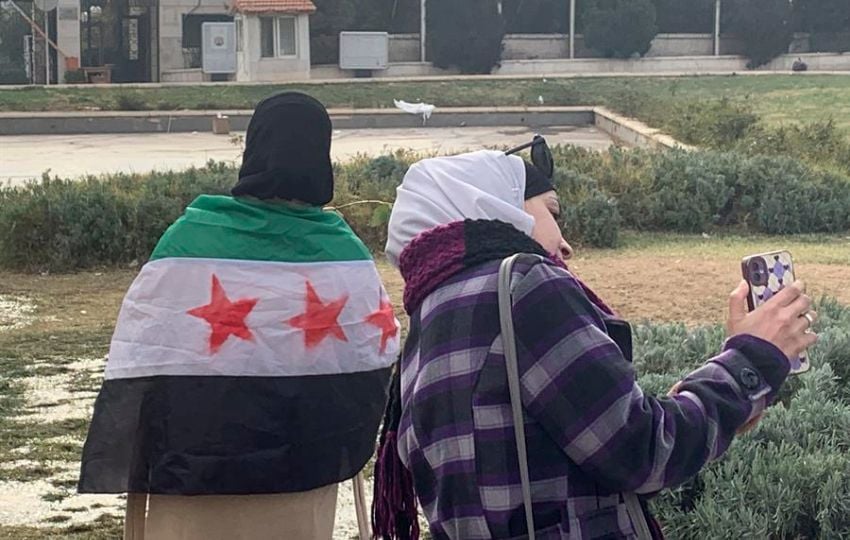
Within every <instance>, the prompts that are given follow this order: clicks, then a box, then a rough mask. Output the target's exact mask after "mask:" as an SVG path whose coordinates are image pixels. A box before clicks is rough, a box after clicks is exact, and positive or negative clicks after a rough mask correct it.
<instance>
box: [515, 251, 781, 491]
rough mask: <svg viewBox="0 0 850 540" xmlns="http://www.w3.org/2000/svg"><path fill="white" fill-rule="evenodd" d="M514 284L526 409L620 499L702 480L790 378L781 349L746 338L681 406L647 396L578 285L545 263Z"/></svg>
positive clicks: (688, 384) (729, 347)
mask: <svg viewBox="0 0 850 540" xmlns="http://www.w3.org/2000/svg"><path fill="white" fill-rule="evenodd" d="M515 284H516V285H515V288H514V305H513V314H514V324H515V329H516V338H517V348H518V357H519V364H520V366H519V369H520V374H521V379H522V392H523V404H524V406H525V408H526V410H527V411H528V413H529V414H530V415H531V416H532V417H533V418H534V419H535V420H537V421H538V422H539V423H540V424H541V425H542V426H543V428H544V429H545V430H546V431H547V432H548V433H549V435H550V436H551V437H552V438H553V439H554V440H555V441H556V442H557V443H558V444H559V445H560V446H561V448H563V450H564V451H565V452H566V454H567V455H568V456H569V458H570V459H571V460H573V461H574V462H575V463H576V464H578V465H579V467H581V468H582V470H584V471H586V472H587V473H588V474H590V475H591V476H593V477H594V478H595V479H596V481H597V482H598V483H599V484H601V485H603V486H605V487H607V488H609V489H610V490H612V491H620V492H638V493H653V492H656V491H659V490H660V489H663V488H665V487H671V486H674V485H677V484H680V483H682V482H683V481H685V480H687V479H688V478H689V477H691V476H693V475H695V474H696V473H697V472H698V471H699V470H700V469H701V468H702V467H703V466H704V465H705V464H706V463H707V462H709V461H711V460H713V459H715V458H717V457H719V456H720V455H721V454H722V453H723V452H725V451H726V449H727V448H728V447H729V444H730V443H731V441H732V438H733V437H734V435H735V432H736V430H738V429H739V428H740V427H742V426H743V425H744V424H745V423H746V422H747V421H748V420H749V419H751V418H753V417H754V416H755V415H757V414H759V413H760V412H761V411H762V410H763V409H764V407H765V406H766V405H767V404H768V403H770V402H771V401H772V400H773V399H774V398H775V397H776V394H777V392H778V390H779V387H780V386H781V385H782V383H783V381H784V380H785V378H786V377H787V375H788V371H789V367H788V360H787V358H786V357H785V356H784V355H783V354H782V353H781V352H780V351H779V350H778V349H776V348H775V347H773V346H772V345H770V344H768V343H766V342H764V341H761V340H758V339H756V338H754V337H750V336H743V337H737V338H733V339H731V340H729V341H728V342H727V344H726V346H725V348H724V351H723V352H721V353H720V355H718V356H716V357H715V358H712V359H710V360H709V361H708V362H707V363H706V364H705V365H703V366H702V367H700V368H699V369H697V370H696V371H694V372H693V373H691V374H690V375H688V376H687V377H686V378H685V379H684V381H683V382H682V385H681V387H680V389H679V393H678V395H676V396H675V397H672V398H667V397H665V398H655V397H651V396H646V395H644V393H643V391H642V390H641V388H640V387H639V386H638V385H637V383H636V382H635V380H636V377H635V371H634V368H633V366H632V365H631V363H629V362H628V361H626V360H625V358H624V357H623V354H622V353H621V352H620V349H619V348H618V347H617V345H616V344H615V343H614V342H613V341H612V340H611V339H610V338H609V337H608V335H607V334H606V333H605V330H604V328H605V324H604V321H603V320H602V319H601V316H600V315H599V312H598V311H597V310H596V309H595V308H594V307H593V305H592V304H591V303H590V301H589V300H588V298H587V296H586V295H585V294H584V292H583V291H582V290H581V288H580V286H579V284H578V283H577V281H576V280H575V279H574V278H573V277H572V276H570V275H569V274H568V273H567V272H565V271H563V270H561V269H558V268H555V267H553V266H551V265H548V264H537V265H535V266H533V267H532V268H531V269H530V270H528V272H527V273H525V275H524V276H523V277H521V278H519V279H518V280H517V281H515Z"/></svg>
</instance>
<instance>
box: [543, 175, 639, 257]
mask: <svg viewBox="0 0 850 540" xmlns="http://www.w3.org/2000/svg"><path fill="white" fill-rule="evenodd" d="M555 183H556V187H557V188H558V192H559V195H560V197H561V200H562V208H561V216H560V219H559V221H560V225H561V228H562V229H563V230H564V232H565V234H566V236H567V238H569V239H570V240H571V241H572V240H574V241H578V242H581V243H583V244H586V245H589V246H594V247H603V248H613V247H617V245H618V244H619V238H620V225H621V223H622V219H621V217H620V211H619V210H618V209H617V203H616V201H614V200H613V199H612V198H611V197H610V196H609V195H606V194H605V193H603V192H602V191H601V190H600V189H599V186H598V184H597V183H596V180H594V179H592V178H590V177H588V176H583V175H580V174H576V173H574V172H573V171H570V170H569V169H566V170H562V171H559V172H558V174H557V176H556V178H555Z"/></svg>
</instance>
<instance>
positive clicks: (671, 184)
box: [642, 151, 733, 232]
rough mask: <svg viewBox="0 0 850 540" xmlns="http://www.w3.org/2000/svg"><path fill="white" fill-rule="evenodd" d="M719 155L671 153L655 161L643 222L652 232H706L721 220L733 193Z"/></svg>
mask: <svg viewBox="0 0 850 540" xmlns="http://www.w3.org/2000/svg"><path fill="white" fill-rule="evenodd" d="M716 157H717V156H716V154H710V153H688V152H684V151H671V152H664V153H662V154H658V155H657V156H655V157H654V159H653V177H652V179H651V183H650V184H649V185H648V186H647V187H648V192H646V193H644V194H643V195H644V197H645V201H646V202H645V208H646V212H647V213H646V215H645V216H643V218H642V219H643V220H644V223H645V224H646V225H648V226H649V227H650V228H653V229H660V230H674V231H682V232H704V231H706V230H708V229H709V228H710V227H711V226H712V225H714V224H716V223H719V222H720V221H721V220H722V211H723V209H724V208H726V206H727V204H728V201H729V199H730V197H731V195H732V193H733V188H732V187H731V186H730V185H729V179H728V177H727V173H728V170H727V168H726V167H725V166H726V165H728V161H726V160H722V159H716Z"/></svg>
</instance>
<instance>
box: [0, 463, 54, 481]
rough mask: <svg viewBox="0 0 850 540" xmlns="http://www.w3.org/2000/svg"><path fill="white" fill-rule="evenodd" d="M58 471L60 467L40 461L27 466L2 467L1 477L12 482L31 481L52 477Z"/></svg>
mask: <svg viewBox="0 0 850 540" xmlns="http://www.w3.org/2000/svg"><path fill="white" fill-rule="evenodd" d="M57 472H58V469H56V468H55V467H48V466H46V465H43V464H40V463H39V464H37V465H28V466H26V467H15V468H14V469H2V470H0V479H2V480H10V481H12V482H31V481H33V480H43V479H45V478H50V477H51V476H53V475H54V474H56V473H57Z"/></svg>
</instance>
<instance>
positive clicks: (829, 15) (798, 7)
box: [793, 0, 850, 34]
mask: <svg viewBox="0 0 850 540" xmlns="http://www.w3.org/2000/svg"><path fill="white" fill-rule="evenodd" d="M793 5H794V27H795V29H796V30H797V31H798V32H810V33H813V34H819V33H838V32H847V31H848V30H850V2H847V1H846V0H794V4H793Z"/></svg>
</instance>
